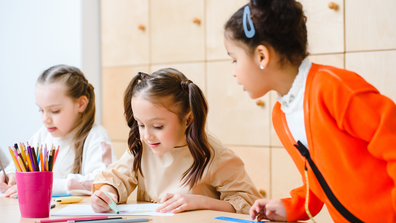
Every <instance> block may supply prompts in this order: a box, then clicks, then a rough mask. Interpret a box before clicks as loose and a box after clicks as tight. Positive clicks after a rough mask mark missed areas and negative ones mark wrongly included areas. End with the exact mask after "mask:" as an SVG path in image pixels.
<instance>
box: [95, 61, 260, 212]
mask: <svg viewBox="0 0 396 223" xmlns="http://www.w3.org/2000/svg"><path fill="white" fill-rule="evenodd" d="M207 112H208V107H207V103H206V100H205V97H204V95H203V93H202V91H201V90H200V88H199V87H198V86H197V85H195V84H194V83H193V82H192V81H190V80H188V79H187V78H186V77H185V76H184V75H183V74H182V73H181V72H179V71H177V70H175V69H171V68H169V69H161V70H159V71H156V72H154V73H153V74H151V75H148V74H145V73H142V72H139V73H138V74H137V75H136V76H135V77H134V78H133V79H132V81H131V82H130V83H129V86H128V88H127V89H126V91H125V96H124V114H125V117H126V121H127V123H128V126H129V127H130V132H129V139H128V147H129V149H128V151H126V152H125V153H124V155H123V156H122V157H121V159H120V160H119V161H118V162H115V163H113V164H112V165H110V166H109V167H108V168H107V169H106V170H105V171H103V172H101V173H100V174H98V175H97V176H96V178H95V181H94V185H93V191H94V193H93V195H92V197H91V198H92V199H91V205H92V208H93V210H94V211H96V212H106V211H109V210H110V209H109V206H108V205H107V203H110V199H109V198H108V197H107V196H106V195H105V194H104V193H103V191H106V192H108V193H109V194H110V196H111V197H112V198H113V200H114V201H116V202H117V203H125V202H126V201H127V198H128V196H129V195H130V194H131V193H132V191H133V190H135V188H136V187H137V188H138V189H137V190H138V191H137V200H138V201H148V202H153V203H162V205H161V206H160V207H159V208H158V209H157V211H159V212H168V211H171V210H173V211H172V212H173V213H178V212H182V211H186V210H194V209H208V210H218V211H227V212H237V213H246V214H247V213H248V212H249V208H250V207H251V205H252V204H253V203H254V201H255V200H256V199H259V198H260V194H259V193H258V191H257V189H256V188H255V187H254V185H253V183H252V181H251V180H250V178H249V176H248V175H247V173H246V171H245V168H244V164H243V162H242V160H241V159H240V158H239V157H238V156H237V155H235V154H234V153H233V152H232V151H231V150H229V149H227V148H225V147H224V146H223V145H222V144H221V143H220V142H219V141H218V140H217V139H215V138H214V137H213V136H211V135H208V134H207V133H206V131H205V124H206V116H207ZM105 202H107V203H105Z"/></svg>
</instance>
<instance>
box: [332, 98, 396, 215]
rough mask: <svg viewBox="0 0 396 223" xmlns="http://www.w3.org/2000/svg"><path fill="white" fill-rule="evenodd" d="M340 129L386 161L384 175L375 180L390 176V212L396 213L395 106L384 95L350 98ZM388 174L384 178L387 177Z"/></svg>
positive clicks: (375, 155) (378, 157) (379, 174)
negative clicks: (391, 183)
mask: <svg viewBox="0 0 396 223" xmlns="http://www.w3.org/2000/svg"><path fill="white" fill-rule="evenodd" d="M339 125H341V128H343V129H344V130H345V131H347V132H348V133H349V134H351V135H353V136H355V137H357V138H360V139H362V140H365V141H367V142H368V151H369V152H370V153H371V154H372V155H373V156H374V157H376V158H377V159H380V160H383V161H385V162H386V163H387V164H386V169H387V173H378V176H376V177H380V176H381V177H389V176H390V177H391V179H392V180H393V185H392V186H393V189H392V192H391V194H389V196H392V204H393V209H394V210H395V211H396V187H395V185H396V149H395V148H396V105H395V103H394V102H393V101H392V100H391V99H389V98H387V97H386V96H384V95H381V94H379V93H375V92H363V93H357V94H355V95H353V96H352V97H351V98H350V100H349V103H348V105H347V107H346V109H345V110H344V117H343V118H342V119H341V123H339ZM386 174H387V175H386Z"/></svg>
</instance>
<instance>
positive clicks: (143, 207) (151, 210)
mask: <svg viewBox="0 0 396 223" xmlns="http://www.w3.org/2000/svg"><path fill="white" fill-rule="evenodd" d="M160 205H161V204H122V205H117V209H118V211H119V212H120V214H117V213H114V212H106V213H96V212H94V211H93V210H92V207H91V205H78V204H70V205H68V206H66V207H65V208H63V209H61V210H60V211H57V212H56V213H54V214H51V215H53V216H54V215H65V216H69V215H91V216H92V215H143V216H173V215H174V214H172V213H170V212H167V213H159V212H155V209H156V208H157V207H159V206H160Z"/></svg>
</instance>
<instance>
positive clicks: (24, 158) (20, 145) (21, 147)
mask: <svg viewBox="0 0 396 223" xmlns="http://www.w3.org/2000/svg"><path fill="white" fill-rule="evenodd" d="M15 144H16V143H15ZM16 145H18V144H16ZM15 148H16V149H17V147H16V146H15ZM19 149H20V150H21V155H22V160H23V161H24V162H25V165H27V163H26V156H25V154H26V152H25V150H24V149H23V146H22V143H19Z"/></svg>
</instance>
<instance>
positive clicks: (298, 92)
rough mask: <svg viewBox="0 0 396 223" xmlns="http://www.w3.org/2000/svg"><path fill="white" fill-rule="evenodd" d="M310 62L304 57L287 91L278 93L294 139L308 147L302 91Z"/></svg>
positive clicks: (303, 91)
mask: <svg viewBox="0 0 396 223" xmlns="http://www.w3.org/2000/svg"><path fill="white" fill-rule="evenodd" d="M311 67H312V63H311V62H310V61H309V60H308V59H307V58H306V59H304V60H303V61H302V63H301V65H300V67H299V68H298V74H297V76H296V78H295V79H294V82H293V85H292V87H291V88H290V90H289V92H288V93H287V94H286V95H284V96H283V97H282V96H281V95H280V94H278V101H279V103H280V104H281V110H282V111H283V112H284V113H285V116H286V122H287V125H288V127H289V129H290V132H291V134H292V135H293V137H294V139H295V140H296V142H297V141H300V142H301V143H302V144H304V145H305V147H307V148H308V140H307V134H306V132H305V123H304V93H305V84H306V82H307V77H308V73H309V70H310V69H311Z"/></svg>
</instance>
